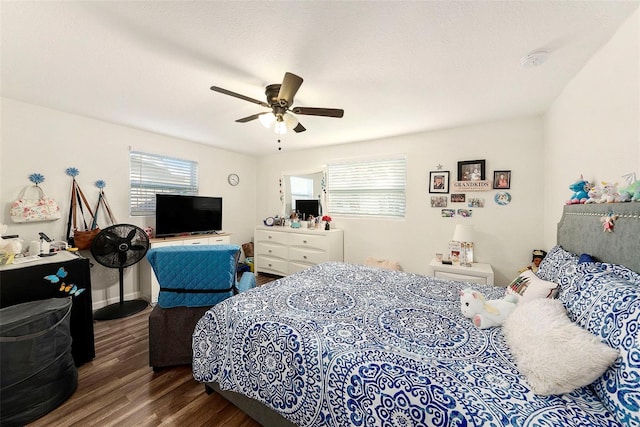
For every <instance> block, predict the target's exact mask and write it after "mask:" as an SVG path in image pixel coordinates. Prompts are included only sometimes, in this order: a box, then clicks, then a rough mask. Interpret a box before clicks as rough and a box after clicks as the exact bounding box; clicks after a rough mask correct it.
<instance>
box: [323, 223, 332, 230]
mask: <svg viewBox="0 0 640 427" xmlns="http://www.w3.org/2000/svg"><path fill="white" fill-rule="evenodd" d="M324 229H325V230H331V223H330V222H325V223H324Z"/></svg>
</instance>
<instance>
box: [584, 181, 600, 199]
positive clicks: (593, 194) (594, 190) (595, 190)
mask: <svg viewBox="0 0 640 427" xmlns="http://www.w3.org/2000/svg"><path fill="white" fill-rule="evenodd" d="M587 194H588V195H589V198H588V199H587V201H586V202H585V203H600V199H601V198H602V188H600V187H598V186H597V185H596V186H593V187H591V189H590V190H589V192H588V193H587Z"/></svg>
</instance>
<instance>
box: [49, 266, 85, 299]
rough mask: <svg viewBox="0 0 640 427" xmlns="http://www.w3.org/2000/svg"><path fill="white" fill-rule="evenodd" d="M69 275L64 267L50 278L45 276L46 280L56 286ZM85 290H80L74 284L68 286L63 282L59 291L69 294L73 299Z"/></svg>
mask: <svg viewBox="0 0 640 427" xmlns="http://www.w3.org/2000/svg"><path fill="white" fill-rule="evenodd" d="M68 274H69V273H67V271H66V270H65V269H64V267H60V268H59V269H58V271H57V272H56V274H50V275H48V276H44V278H45V279H46V280H48V281H50V282H51V283H54V284H55V283H59V282H60V280H61V279H64V278H65V277H67V275H68ZM84 290H85V288H78V287H77V286H76V285H74V284H70V285H67V284H66V283H65V282H62V283H61V284H60V288H59V289H58V291H60V292H64V293H67V294H69V295H71V296H72V297H75V296H78V295H80V294H81V293H82V292H84Z"/></svg>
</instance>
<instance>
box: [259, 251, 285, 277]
mask: <svg viewBox="0 0 640 427" xmlns="http://www.w3.org/2000/svg"><path fill="white" fill-rule="evenodd" d="M256 270H258V271H264V272H267V273H274V274H279V275H281V276H286V275H287V274H288V269H287V261H286V260H284V259H279V258H272V257H266V256H261V257H257V258H256Z"/></svg>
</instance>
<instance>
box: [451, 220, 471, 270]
mask: <svg viewBox="0 0 640 427" xmlns="http://www.w3.org/2000/svg"><path fill="white" fill-rule="evenodd" d="M452 240H453V241H454V242H460V265H461V266H463V267H471V263H472V262H473V226H472V225H469V224H456V228H455V230H454V232H453V239H452Z"/></svg>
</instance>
